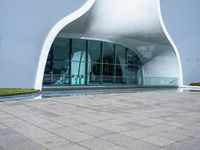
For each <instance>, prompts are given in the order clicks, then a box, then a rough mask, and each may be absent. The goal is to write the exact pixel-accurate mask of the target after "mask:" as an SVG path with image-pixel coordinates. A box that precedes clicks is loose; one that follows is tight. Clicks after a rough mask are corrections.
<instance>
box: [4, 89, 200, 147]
mask: <svg viewBox="0 0 200 150" xmlns="http://www.w3.org/2000/svg"><path fill="white" fill-rule="evenodd" d="M45 149H49V150H200V93H195V92H194V93H189V92H188V93H130V94H99V95H88V96H74V97H60V98H50V99H41V100H25V101H14V102H5V103H0V150H45Z"/></svg>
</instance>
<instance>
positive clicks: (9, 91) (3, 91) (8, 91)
mask: <svg viewBox="0 0 200 150" xmlns="http://www.w3.org/2000/svg"><path fill="white" fill-rule="evenodd" d="M35 92H38V90H34V89H21V88H0V96H7V95H8V96H9V95H19V94H30V93H35Z"/></svg>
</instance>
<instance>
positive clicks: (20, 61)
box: [0, 0, 85, 88]
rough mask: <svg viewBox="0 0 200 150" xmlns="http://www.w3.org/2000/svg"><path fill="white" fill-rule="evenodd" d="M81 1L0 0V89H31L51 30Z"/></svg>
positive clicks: (83, 0) (82, 1)
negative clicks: (42, 50)
mask: <svg viewBox="0 0 200 150" xmlns="http://www.w3.org/2000/svg"><path fill="white" fill-rule="evenodd" d="M84 3H85V0H59V1H56V0H0V88H2V87H4V88H11V87H12V88H16V87H21V88H34V87H35V79H36V73H37V67H38V62H39V57H40V53H41V49H42V46H43V44H44V41H45V38H46V36H47V34H48V32H49V31H50V30H51V28H52V27H53V26H54V25H55V24H56V23H57V22H58V21H59V20H61V19H62V18H64V17H65V16H67V15H69V14H70V13H72V12H74V11H75V10H77V9H78V8H80V7H81V6H82V5H83V4H84Z"/></svg>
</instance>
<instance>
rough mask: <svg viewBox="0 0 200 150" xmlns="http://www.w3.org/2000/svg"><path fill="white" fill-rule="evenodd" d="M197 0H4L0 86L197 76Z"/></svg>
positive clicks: (177, 81) (176, 82)
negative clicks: (184, 0) (188, 8)
mask: <svg viewBox="0 0 200 150" xmlns="http://www.w3.org/2000/svg"><path fill="white" fill-rule="evenodd" d="M11 3H12V5H11ZM175 3H181V5H175ZM197 3H199V2H198V1H197V0H193V2H189V1H186V2H183V1H181V0H176V2H174V1H173V0H163V1H161V2H160V0H126V1H124V0H117V1H116V0H87V1H85V0H76V1H74V0H68V1H66V0H60V1H59V2H58V1H55V0H52V1H48V0H43V1H39V0H36V1H26V0H20V1H11V0H2V1H1V2H0V8H1V9H0V15H1V17H0V18H1V22H0V70H1V72H0V88H15V87H18V88H19V87H20V88H35V89H42V86H71V85H76V86H77V85H78V86H79V85H80V86H82V85H85V86H86V85H91V86H92V85H95V86H97V85H105V86H109V85H112V86H113V85H131V86H182V85H187V84H189V83H191V82H197V81H199V80H200V79H199V77H200V52H199V45H198V40H199V39H200V30H199V27H198V26H197V25H198V24H199V25H200V22H199V21H198V20H199V19H197V18H200V16H199V14H200V13H197V12H198V7H196V6H197ZM183 7H185V8H187V7H192V9H191V10H190V12H187V13H185V9H184V8H183ZM187 17H188V18H190V19H189V20H188V21H190V25H188V24H186V22H185V19H186V18H187ZM183 23H184V24H183ZM191 27H192V30H191ZM168 31H169V32H168ZM190 31H195V33H194V32H190ZM170 35H171V37H170ZM172 39H173V40H172Z"/></svg>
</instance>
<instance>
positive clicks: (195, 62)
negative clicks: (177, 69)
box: [161, 0, 200, 85]
mask: <svg viewBox="0 0 200 150" xmlns="http://www.w3.org/2000/svg"><path fill="white" fill-rule="evenodd" d="M161 6H162V7H161V10H162V15H163V19H164V22H165V25H166V28H167V30H168V31H169V33H170V35H171V37H172V39H173V40H174V42H175V44H176V46H177V48H178V50H179V53H180V57H181V62H182V68H183V80H184V84H185V85H187V84H190V83H191V82H200V10H199V6H200V1H199V0H161Z"/></svg>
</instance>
